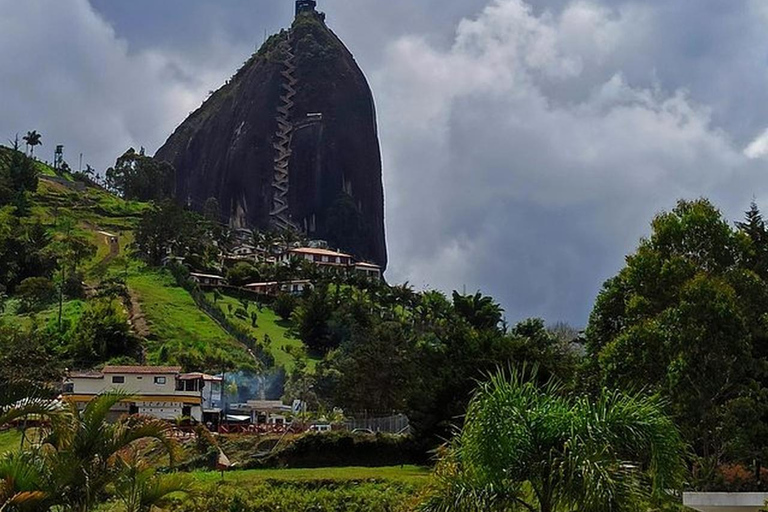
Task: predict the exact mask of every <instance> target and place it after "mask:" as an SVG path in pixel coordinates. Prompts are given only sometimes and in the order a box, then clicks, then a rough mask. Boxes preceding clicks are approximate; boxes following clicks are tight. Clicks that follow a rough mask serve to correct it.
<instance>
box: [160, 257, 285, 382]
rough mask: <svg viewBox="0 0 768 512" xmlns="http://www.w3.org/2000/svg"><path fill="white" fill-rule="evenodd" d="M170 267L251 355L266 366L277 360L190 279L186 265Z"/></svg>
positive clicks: (214, 317)
mask: <svg viewBox="0 0 768 512" xmlns="http://www.w3.org/2000/svg"><path fill="white" fill-rule="evenodd" d="M168 267H169V268H170V270H171V274H173V276H174V278H176V283H177V284H178V285H179V286H181V287H182V288H184V289H185V290H187V291H188V292H189V294H190V295H191V296H192V299H193V300H194V301H195V303H196V304H197V307H199V308H200V309H201V310H203V312H205V313H206V314H207V315H208V316H209V317H211V318H212V319H213V320H214V321H215V322H216V323H218V324H219V325H220V326H221V328H222V329H224V330H225V331H227V333H228V334H229V335H230V336H232V337H233V338H235V339H236V340H237V341H238V342H240V344H242V345H244V346H245V347H246V348H247V349H248V350H249V352H250V353H251V355H252V356H253V357H254V358H255V359H258V361H260V362H261V363H262V364H263V365H264V366H265V367H267V368H269V367H271V366H272V365H273V364H274V362H275V361H274V358H273V357H272V355H271V354H268V353H266V352H264V351H263V350H261V349H260V348H259V345H258V342H257V340H256V339H255V338H254V337H253V336H251V335H250V334H249V333H248V332H247V331H246V330H245V329H243V328H241V327H239V326H237V325H235V324H233V323H232V322H231V321H230V320H229V319H228V318H227V316H226V315H225V314H224V313H223V312H222V311H221V309H220V308H219V307H218V306H217V305H215V304H213V303H212V302H211V301H209V300H208V298H207V297H206V296H205V294H204V293H203V292H202V291H201V290H200V287H199V286H198V285H197V283H195V282H194V281H192V280H190V279H189V277H188V276H187V275H186V269H184V267H181V266H180V265H174V264H171V265H169V266H168Z"/></svg>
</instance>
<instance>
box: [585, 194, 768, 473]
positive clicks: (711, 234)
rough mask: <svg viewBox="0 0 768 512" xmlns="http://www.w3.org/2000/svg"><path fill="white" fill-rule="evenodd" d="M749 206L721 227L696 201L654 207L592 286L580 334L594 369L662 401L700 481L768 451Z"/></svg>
mask: <svg viewBox="0 0 768 512" xmlns="http://www.w3.org/2000/svg"><path fill="white" fill-rule="evenodd" d="M766 233H767V231H766V227H765V225H764V223H763V221H762V218H761V216H760V214H759V211H758V210H757V208H756V207H755V206H754V205H753V208H752V209H751V211H750V212H749V214H748V217H747V220H746V222H743V223H740V224H739V225H738V226H737V228H732V227H731V226H730V225H729V224H728V223H727V222H726V221H725V220H724V219H723V218H722V216H721V214H720V212H719V211H718V210H717V209H716V208H715V207H714V206H712V205H711V204H710V203H709V202H708V201H706V200H699V201H692V202H686V201H681V202H680V203H679V204H678V205H677V207H676V208H674V209H673V210H672V211H670V212H665V213H662V214H660V215H658V216H657V217H656V218H655V219H654V221H653V224H652V234H651V236H650V237H649V238H648V239H645V240H642V241H641V243H640V246H639V248H638V250H637V252H635V253H634V254H632V255H630V256H628V257H627V265H626V267H625V268H624V269H623V270H622V271H621V272H620V273H619V274H618V275H617V276H616V277H614V278H612V279H610V280H609V281H608V282H607V283H606V284H605V286H604V287H603V290H602V291H601V293H600V295H599V297H598V298H597V302H596V305H595V309H594V311H593V313H592V315H591V318H590V322H589V328H588V331H587V335H588V341H589V352H590V354H591V356H592V357H593V363H594V366H593V367H594V369H595V370H596V376H597V378H598V379H600V381H602V382H603V383H605V384H606V385H609V386H616V387H620V388H624V389H641V388H645V389H648V390H650V391H653V392H659V393H661V394H662V395H663V396H665V397H668V399H669V401H670V411H671V412H672V413H673V415H674V417H675V419H676V421H677V423H678V425H679V426H680V427H681V429H682V431H683V433H684V435H685V437H686V439H688V440H689V441H690V442H691V444H692V445H693V448H694V449H695V451H696V453H697V454H698V455H700V456H701V457H703V458H704V460H703V461H702V462H701V466H702V467H701V468H700V470H701V471H700V473H699V475H698V476H699V478H701V479H703V480H704V481H706V480H708V479H710V478H712V475H711V473H709V472H708V471H710V470H711V469H712V468H714V467H716V466H717V465H718V464H720V463H722V462H725V461H740V462H744V463H747V464H752V463H753V462H755V461H756V463H757V465H756V468H755V469H756V472H759V468H760V465H761V463H762V461H764V460H766V456H768V451H767V450H768V444H767V443H766V439H767V438H766V436H765V433H766V432H768V430H767V429H768V388H767V387H766V385H767V384H768V371H767V370H766V369H767V368H768V351H766V346H768V330H767V327H768V324H766V319H768V273H766V268H768V267H766V256H765V255H766V250H768V245H767V244H768V236H766Z"/></svg>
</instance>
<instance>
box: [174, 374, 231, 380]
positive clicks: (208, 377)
mask: <svg viewBox="0 0 768 512" xmlns="http://www.w3.org/2000/svg"><path fill="white" fill-rule="evenodd" d="M197 379H203V380H204V381H206V382H222V381H223V380H224V379H223V378H222V377H216V376H214V375H208V374H207V373H200V372H192V373H185V374H184V375H180V376H179V380H197Z"/></svg>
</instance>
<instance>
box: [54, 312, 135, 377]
mask: <svg viewBox="0 0 768 512" xmlns="http://www.w3.org/2000/svg"><path fill="white" fill-rule="evenodd" d="M70 338H71V340H70V343H69V346H68V347H67V350H68V352H69V355H70V356H71V357H72V358H73V360H74V361H75V363H76V364H79V365H82V366H86V367H89V366H93V365H94V364H97V363H99V362H104V361H108V360H110V359H114V358H117V357H134V358H135V357H137V356H139V355H140V343H139V341H138V339H137V338H136V336H135V335H134V334H133V333H132V332H131V327H130V325H129V324H128V315H127V313H126V312H125V310H124V308H123V306H122V304H121V303H120V301H118V300H116V299H97V300H94V301H90V302H89V304H88V307H87V308H86V309H85V311H84V312H83V314H82V316H81V317H80V320H79V321H78V323H77V326H76V327H75V328H74V329H73V332H72V333H71V334H70Z"/></svg>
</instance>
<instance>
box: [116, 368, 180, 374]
mask: <svg viewBox="0 0 768 512" xmlns="http://www.w3.org/2000/svg"><path fill="white" fill-rule="evenodd" d="M102 373H128V374H140V375H151V374H171V373H172V374H178V373H181V366H105V367H104V369H103V370H102Z"/></svg>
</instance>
